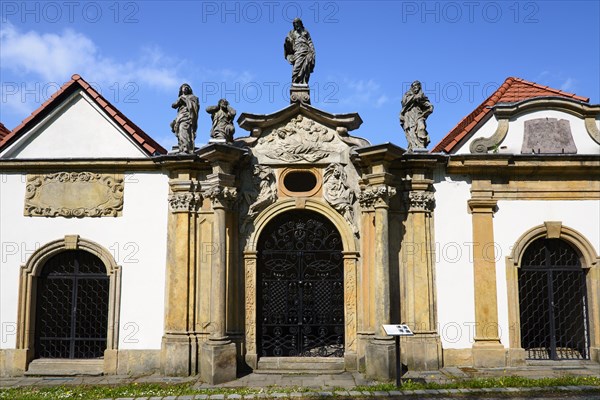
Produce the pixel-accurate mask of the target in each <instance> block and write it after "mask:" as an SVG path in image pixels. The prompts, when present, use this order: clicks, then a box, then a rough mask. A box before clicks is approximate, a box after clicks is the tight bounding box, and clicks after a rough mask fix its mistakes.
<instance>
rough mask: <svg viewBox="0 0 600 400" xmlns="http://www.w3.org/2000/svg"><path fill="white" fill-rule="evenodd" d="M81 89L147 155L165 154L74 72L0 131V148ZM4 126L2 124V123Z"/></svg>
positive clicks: (159, 146)
mask: <svg viewBox="0 0 600 400" xmlns="http://www.w3.org/2000/svg"><path fill="white" fill-rule="evenodd" d="M80 89H83V91H84V92H85V93H87V94H88V95H89V96H90V97H91V98H92V99H93V101H94V102H95V103H96V104H97V105H98V107H100V108H102V109H103V110H104V111H105V112H106V113H107V115H108V116H109V117H110V118H111V119H112V120H113V121H114V122H115V123H116V124H117V125H119V126H120V127H121V128H123V130H124V131H125V132H126V133H127V134H128V135H129V136H131V137H132V139H133V140H134V142H135V143H137V144H138V146H139V147H140V148H141V149H142V150H143V151H144V152H145V153H146V154H148V155H149V156H152V155H154V154H166V153H167V150H165V149H164V148H163V147H162V146H161V145H160V144H158V143H157V142H156V141H155V140H154V139H152V138H151V137H150V136H148V134H146V133H145V132H144V131H143V130H142V129H141V128H140V127H138V126H137V125H136V124H134V123H133V122H131V120H129V118H127V117H126V116H125V115H124V114H123V113H121V112H120V111H119V110H118V109H117V108H116V107H115V106H113V105H112V104H110V102H109V101H108V100H106V99H105V98H104V97H102V95H100V94H99V93H98V92H97V91H95V90H94V89H93V88H92V87H91V86H90V85H89V84H88V83H87V82H86V81H85V80H84V79H83V78H82V77H81V76H79V75H77V74H75V75H73V76H72V77H71V80H70V81H68V82H67V83H65V84H64V85H63V86H62V87H61V88H60V89H59V90H58V91H57V92H56V93H54V94H53V95H52V96H51V97H50V98H49V99H48V100H46V101H45V102H44V103H43V104H42V105H41V106H40V107H39V108H38V109H37V110H35V111H34V112H33V113H31V115H30V116H29V117H27V118H26V119H24V120H23V122H21V124H20V125H19V126H17V127H16V128H15V129H13V130H12V132H9V133H8V134H6V135H4V136H2V134H1V133H0V150H2V149H3V148H5V147H6V146H8V145H9V144H10V143H12V142H13V141H14V140H16V139H17V138H19V137H20V136H21V135H23V134H24V133H25V132H27V130H28V129H29V128H31V127H32V126H34V125H35V124H37V123H38V122H39V121H41V120H42V119H44V118H45V117H46V116H47V115H48V114H49V113H50V112H51V111H52V109H53V108H54V107H55V106H57V105H58V104H60V102H61V101H63V100H64V99H66V98H67V97H68V96H70V95H71V94H72V93H73V92H75V91H76V90H80ZM2 127H4V125H2Z"/></svg>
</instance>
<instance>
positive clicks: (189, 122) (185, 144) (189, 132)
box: [171, 83, 200, 154]
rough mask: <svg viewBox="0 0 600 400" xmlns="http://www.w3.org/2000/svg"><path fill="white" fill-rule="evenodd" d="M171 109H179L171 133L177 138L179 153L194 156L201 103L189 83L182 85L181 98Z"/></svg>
mask: <svg viewBox="0 0 600 400" xmlns="http://www.w3.org/2000/svg"><path fill="white" fill-rule="evenodd" d="M171 107H173V108H176V109H177V117H175V119H174V120H173V121H172V122H171V131H172V132H173V133H174V134H175V136H177V145H178V151H177V152H178V153H184V154H193V153H194V141H195V140H196V130H197V129H198V109H199V107H200V102H199V101H198V97H196V96H194V93H193V92H192V87H191V86H190V85H188V84H187V83H184V84H183V85H181V87H180V88H179V97H178V98H177V101H176V102H175V103H173V104H172V105H171Z"/></svg>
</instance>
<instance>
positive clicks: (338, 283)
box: [257, 211, 344, 357]
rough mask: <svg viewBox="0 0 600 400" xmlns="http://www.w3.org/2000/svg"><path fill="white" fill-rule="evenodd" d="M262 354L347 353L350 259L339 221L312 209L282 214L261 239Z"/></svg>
mask: <svg viewBox="0 0 600 400" xmlns="http://www.w3.org/2000/svg"><path fill="white" fill-rule="evenodd" d="M258 280H259V282H258V293H257V312H258V318H257V321H258V327H257V328H258V332H259V335H260V337H259V340H258V342H259V354H260V355H262V356H277V357H285V356H300V357H343V355H344V260H343V256H342V241H341V237H340V235H339V233H338V231H337V229H336V228H335V226H334V225H333V224H332V223H331V222H330V221H328V220H327V219H326V218H324V217H323V216H321V215H319V214H317V213H314V212H311V211H295V212H293V213H286V214H282V215H280V216H279V217H276V218H275V219H274V220H273V221H271V222H270V223H269V225H268V226H267V227H266V228H265V230H264V231H263V233H262V234H261V236H260V239H259V242H258Z"/></svg>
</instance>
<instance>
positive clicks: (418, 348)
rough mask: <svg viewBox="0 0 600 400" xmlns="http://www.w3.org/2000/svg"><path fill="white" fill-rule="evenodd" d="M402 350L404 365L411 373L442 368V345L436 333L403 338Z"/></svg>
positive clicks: (401, 342)
mask: <svg viewBox="0 0 600 400" xmlns="http://www.w3.org/2000/svg"><path fill="white" fill-rule="evenodd" d="M400 349H401V352H402V353H401V355H400V356H401V358H402V363H403V364H405V365H406V366H407V367H408V370H409V371H435V370H437V369H440V368H441V367H442V363H441V360H442V343H441V341H440V337H439V335H437V334H435V333H432V334H424V333H421V334H417V335H415V336H411V337H404V338H401V341H400Z"/></svg>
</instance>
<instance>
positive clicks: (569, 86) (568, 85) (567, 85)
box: [560, 78, 577, 92]
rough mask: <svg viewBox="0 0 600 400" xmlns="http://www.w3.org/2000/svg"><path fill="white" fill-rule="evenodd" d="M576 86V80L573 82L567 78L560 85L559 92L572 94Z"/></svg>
mask: <svg viewBox="0 0 600 400" xmlns="http://www.w3.org/2000/svg"><path fill="white" fill-rule="evenodd" d="M576 86H577V80H575V79H573V78H567V80H565V81H564V82H563V83H562V84H561V85H560V90H563V91H565V92H574V91H575V87H576Z"/></svg>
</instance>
